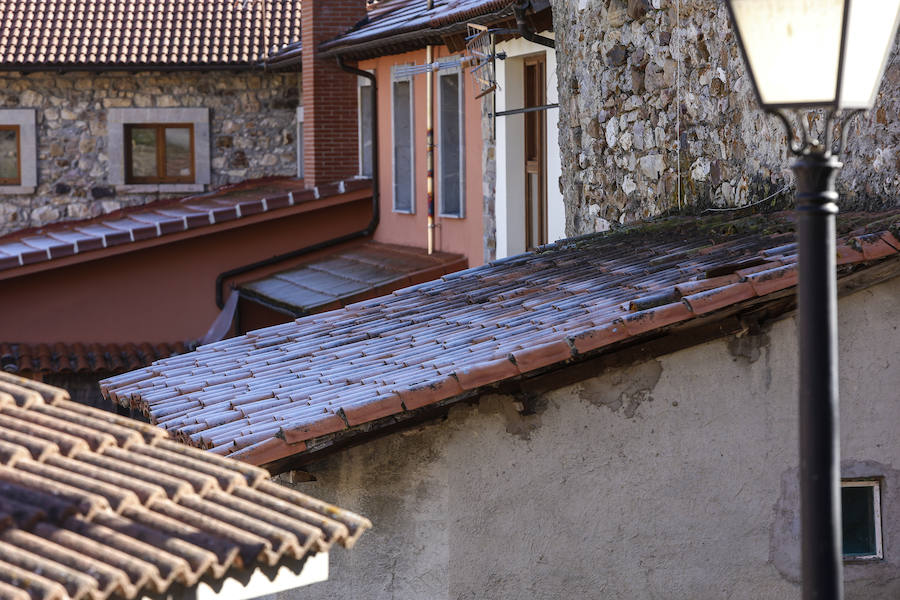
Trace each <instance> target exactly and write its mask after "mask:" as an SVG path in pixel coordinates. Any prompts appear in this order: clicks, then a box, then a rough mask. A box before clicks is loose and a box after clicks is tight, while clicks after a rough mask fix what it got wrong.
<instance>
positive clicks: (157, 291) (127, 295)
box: [0, 197, 372, 344]
mask: <svg viewBox="0 0 900 600" xmlns="http://www.w3.org/2000/svg"><path fill="white" fill-rule="evenodd" d="M371 206H372V201H371V198H369V197H364V198H362V199H360V200H356V201H352V202H347V203H344V204H338V205H334V206H328V207H326V208H322V209H319V210H312V211H310V212H303V213H299V214H295V215H293V216H286V217H283V218H279V219H273V220H270V221H265V222H260V223H256V224H254V225H248V226H245V227H239V228H235V229H230V230H226V231H220V232H218V233H213V234H209V235H203V236H199V237H193V238H189V239H184V240H181V241H178V242H174V243H167V244H163V245H159V246H154V247H148V248H144V249H140V250H136V251H133V252H127V253H124V254H118V255H113V256H107V257H105V258H100V259H97V260H91V261H88V262H83V263H78V264H73V265H70V266H66V267H61V268H57V269H50V270H46V271H40V272H36V273H32V274H30V275H23V276H21V277H16V278H12V279H7V280H5V281H2V282H0V307H2V308H3V310H2V311H0V339H2V341H4V342H10V343H31V344H36V343H55V342H63V343H75V342H84V343H92V342H97V343H128V342H134V343H141V342H150V343H162V342H177V341H188V340H196V339H198V338H200V337H201V336H202V335H203V334H204V333H206V330H207V329H208V328H209V326H210V325H211V324H212V322H213V320H214V319H215V318H216V316H217V315H218V313H219V309H218V308H217V307H216V304H215V281H216V277H217V276H218V274H219V273H221V272H223V271H226V270H228V269H232V268H235V267H238V266H241V265H245V264H249V263H253V262H256V261H259V260H262V259H265V258H268V257H270V256H275V255H278V254H282V253H285V252H289V251H291V250H296V249H298V248H302V247H305V246H308V245H310V244H314V243H316V242H319V241H324V240H327V239H331V238H334V237H337V236H339V235H342V234H346V233H349V232H351V231H358V230H361V229H363V228H364V227H365V226H366V225H367V224H368V222H369V219H370V218H371V214H372V211H371ZM314 256H315V255H307V256H306V257H304V259H305V260H308V259H309V258H312V257H314ZM304 259H301V260H304ZM296 262H297V261H295V263H296ZM292 264H294V263H290V262H283V263H279V264H278V265H277V266H275V267H271V268H269V269H268V271H270V272H271V271H274V270H281V269H285V268H288V267H290V266H291V265H292ZM265 274H266V271H265V270H259V271H256V272H254V273H252V274H249V275H245V276H243V277H242V279H241V280H244V281H246V280H250V279H256V278H259V277H261V276H263V275H265ZM226 297H227V292H226ZM284 320H285V321H287V320H289V317H285V319H284Z"/></svg>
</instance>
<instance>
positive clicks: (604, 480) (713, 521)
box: [280, 279, 900, 600]
mask: <svg viewBox="0 0 900 600" xmlns="http://www.w3.org/2000/svg"><path fill="white" fill-rule="evenodd" d="M898 295H900V279H896V280H894V281H893V282H891V283H888V284H882V285H879V286H877V287H874V288H871V289H869V290H866V291H863V292H859V293H857V294H855V295H854V296H850V297H847V298H844V299H842V301H841V302H840V327H841V335H840V339H841V346H840V347H841V388H842V396H843V398H842V411H841V413H842V419H843V422H842V428H841V438H842V446H843V458H844V459H845V461H846V463H847V464H849V465H851V467H850V471H849V472H850V473H851V474H858V473H859V469H860V468H861V467H860V465H862V467H864V468H867V469H869V470H873V469H874V470H875V471H878V472H882V473H883V474H884V475H885V476H886V479H885V486H884V489H883V502H884V505H883V508H884V511H885V531H884V533H885V537H884V539H885V544H886V548H885V556H886V558H885V561H882V562H880V563H876V564H866V565H853V566H850V567H847V568H845V578H846V580H847V594H846V598H847V600H855V599H862V598H897V597H900V579H898V573H900V493H898V484H900V475H898V472H897V471H896V470H895V469H897V468H898V467H900V436H898V435H897V424H898V423H900V401H898V400H900V399H898V392H897V390H900V368H898V361H900V337H898V324H900V304H898V302H897V300H896V299H897V297H898ZM795 335H796V325H795V320H794V319H793V318H787V319H784V320H782V321H779V322H777V323H775V324H774V325H773V326H772V327H771V328H770V329H769V330H768V331H766V332H765V333H764V334H763V335H760V336H745V337H742V338H727V339H722V340H718V341H715V342H710V343H706V344H703V345H700V346H696V347H693V348H690V349H687V350H683V351H680V352H677V353H674V354H670V355H666V356H663V357H660V358H658V359H654V360H650V361H648V362H645V363H642V364H638V365H635V366H633V367H630V368H627V369H619V370H615V371H611V372H607V373H603V374H600V375H599V376H598V377H595V378H592V379H589V380H587V381H584V382H582V383H579V384H575V385H571V386H568V387H565V388H562V389H558V390H555V391H553V392H551V393H548V394H546V395H544V396H543V397H541V398H540V399H539V403H538V405H537V408H538V410H537V414H536V415H534V416H531V417H522V416H519V415H518V414H517V413H516V412H515V410H514V409H513V408H512V402H511V399H510V398H508V397H504V396H492V397H485V398H482V399H481V401H480V402H479V403H477V404H474V405H459V406H457V407H455V408H454V409H452V411H451V412H450V415H449V417H448V418H447V419H446V420H445V421H440V422H436V423H433V424H429V425H426V426H422V427H419V428H417V429H414V430H410V431H406V432H403V433H399V434H394V435H391V436H388V437H385V438H381V439H378V440H373V441H371V442H368V443H365V444H363V445H361V446H358V447H355V448H351V449H348V450H345V451H342V452H340V453H338V454H336V455H334V456H332V457H330V458H328V459H325V460H323V461H321V462H319V463H316V464H314V465H312V466H311V467H310V469H311V471H312V473H313V474H314V475H315V476H316V477H317V478H318V481H316V482H311V483H307V484H299V485H298V486H297V487H298V489H300V490H302V491H306V492H308V493H311V494H314V495H316V496H318V497H321V498H323V499H327V500H329V501H332V502H335V503H337V504H338V505H340V506H343V507H346V508H349V509H352V510H355V511H358V512H360V513H362V514H364V515H366V516H367V517H369V518H371V519H372V521H373V523H374V529H373V530H372V531H370V532H367V533H366V534H365V535H364V536H363V537H362V539H361V541H360V543H359V545H358V546H357V547H356V548H354V549H353V550H351V551H349V552H348V551H343V550H335V551H334V552H332V553H331V556H332V559H333V562H332V569H331V575H330V580H329V581H328V582H326V583H321V584H315V585H312V586H310V587H308V588H305V589H304V590H302V591H300V592H298V593H296V595H290V594H285V595H282V596H280V598H281V599H282V600H283V599H287V598H301V597H302V598H305V599H319V598H321V599H326V598H327V599H329V600H332V599H348V600H349V599H358V598H366V599H369V600H376V599H379V600H380V599H385V600H387V599H392V600H400V599H409V600H413V599H414V600H422V599H427V600H442V599H447V600H451V599H452V600H459V599H467V600H468V599H471V600H475V599H479V600H481V599H491V600H500V599H510V600H513V599H515V600H521V599H526V598H527V599H568V598H572V599H576V598H577V599H586V598H596V599H604V600H606V599H622V600H625V599H627V600H634V599H644V598H654V599H667V600H668V599H678V600H681V599H690V600H703V599H710V600H713V599H715V600H719V599H722V598H729V599H731V600H766V599H772V600H775V599H778V600H785V599H791V598H799V597H800V588H799V585H797V583H796V564H797V557H798V555H799V549H798V548H797V540H796V535H797V531H798V525H797V521H796V512H795V511H796V506H795V505H796V502H797V499H796V494H795V492H791V491H790V489H789V488H790V485H786V484H785V482H786V481H787V482H788V483H789V482H790V481H791V480H792V479H791V478H792V477H794V472H795V471H794V470H795V469H796V468H797V464H798V456H797V453H798V451H797V437H796V432H797V411H796V400H795V398H796V384H795V382H796V358H795V356H796V344H795ZM854 465H855V466H854ZM792 511H793V512H792ZM301 594H302V596H301Z"/></svg>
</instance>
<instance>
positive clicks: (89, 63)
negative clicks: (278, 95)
mask: <svg viewBox="0 0 900 600" xmlns="http://www.w3.org/2000/svg"><path fill="white" fill-rule="evenodd" d="M264 10H268V14H266V15H264V14H263V11H264ZM298 40H300V0H268V1H267V2H234V0H156V1H154V2H147V1H146V0H105V1H102V2H98V1H96V0H42V1H41V2H37V1H36V0H10V1H6V2H0V68H3V69H35V68H41V67H43V68H47V67H66V68H69V69H72V68H82V69H85V68H92V67H94V68H96V67H121V68H127V69H138V68H143V69H151V68H153V67H190V66H207V67H248V66H252V65H255V64H257V63H259V62H260V61H261V60H262V59H264V58H265V57H266V56H267V55H269V53H270V52H273V51H277V50H278V49H280V48H282V47H284V46H285V45H287V44H290V43H292V42H296V41H298Z"/></svg>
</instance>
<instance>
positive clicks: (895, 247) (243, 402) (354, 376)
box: [101, 210, 900, 464]
mask: <svg viewBox="0 0 900 600" xmlns="http://www.w3.org/2000/svg"><path fill="white" fill-rule="evenodd" d="M841 222H842V226H841V236H840V239H839V241H838V256H837V263H838V268H839V274H840V275H842V276H843V275H846V274H847V273H848V272H851V271H852V272H859V271H861V270H864V269H868V268H869V267H871V266H872V265H875V264H878V263H879V261H882V262H883V261H884V260H886V259H888V260H891V261H893V262H891V263H890V264H889V265H888V267H890V266H891V265H893V270H890V269H887V270H885V269H881V270H878V271H877V273H880V275H879V276H880V277H888V276H893V275H895V274H896V273H897V272H898V270H900V260H898V258H897V256H898V254H900V239H898V235H897V232H898V230H900V210H895V211H893V212H890V213H882V214H879V215H873V214H856V215H853V214H850V215H843V217H842V221H841ZM891 232H893V233H891ZM794 241H795V235H794V231H793V224H792V222H791V218H790V217H789V216H788V215H787V214H784V213H779V214H774V215H757V216H752V217H746V218H742V219H733V220H726V219H723V218H721V217H717V218H710V219H698V218H696V217H690V218H684V217H682V218H674V219H670V220H665V221H663V222H657V223H650V224H644V225H639V226H636V227H632V228H625V229H623V230H621V231H616V232H611V233H607V234H592V235H587V236H583V237H579V238H573V239H569V240H561V241H559V242H556V243H554V244H550V245H548V246H544V247H541V248H539V249H537V250H536V251H534V252H530V253H526V254H521V255H518V256H512V257H509V258H505V259H502V260H498V261H495V262H493V263H490V264H487V265H483V266H480V267H477V268H474V269H469V270H466V271H460V272H456V273H453V274H450V275H445V276H443V277H442V278H441V279H439V280H436V281H432V282H428V283H424V284H420V285H415V286H412V287H408V288H405V289H402V290H398V291H395V292H394V293H393V294H391V295H388V296H384V297H381V298H375V299H373V300H367V301H364V302H360V303H357V304H352V305H349V306H347V307H345V308H342V309H339V310H334V311H331V312H327V313H320V314H316V315H312V316H307V317H303V318H300V319H297V320H296V321H293V322H290V323H286V324H283V325H278V326H275V327H269V328H266V329H260V330H258V331H253V332H250V333H248V334H246V335H244V336H241V337H236V338H233V339H229V340H225V341H222V342H218V343H215V344H209V345H206V346H201V347H200V348H198V349H197V350H196V351H195V352H191V353H188V354H185V355H182V356H176V357H173V358H170V359H167V360H162V361H160V362H157V363H155V364H154V365H151V366H149V367H145V368H143V369H140V370H137V371H135V372H132V373H127V374H124V375H121V376H117V377H112V378H110V379H107V380H105V381H103V382H101V390H102V391H103V392H104V394H106V395H108V396H109V397H110V398H111V399H113V400H115V401H118V402H120V403H123V404H126V405H127V404H131V405H132V406H133V407H137V408H140V409H141V410H143V411H144V412H145V413H147V414H148V415H149V417H150V419H151V421H152V422H155V423H158V424H160V425H161V426H163V427H164V428H166V429H167V430H168V431H169V432H171V433H172V434H173V435H174V436H175V437H177V438H178V439H181V440H184V441H186V442H189V443H191V444H193V445H195V446H198V447H202V448H209V449H211V450H212V451H213V452H217V453H220V454H226V455H231V456H234V457H238V458H241V459H243V460H247V461H249V462H253V463H256V464H263V463H268V462H270V461H274V460H277V459H280V458H283V457H285V456H289V455H293V454H298V453H302V452H304V451H307V449H308V448H310V449H314V447H315V444H316V443H317V442H316V438H320V437H322V436H329V435H330V436H332V438H334V437H335V436H341V435H345V434H346V435H350V434H355V432H356V431H357V430H360V426H363V427H364V429H365V428H366V427H368V425H367V424H369V423H371V422H373V421H377V420H379V419H385V418H386V417H390V418H394V417H395V416H398V415H403V414H406V413H408V411H413V410H415V409H418V408H420V407H423V406H426V405H433V404H434V403H437V402H443V403H448V402H451V401H454V400H455V399H459V398H461V397H465V396H466V395H471V394H473V393H479V392H480V391H481V390H482V389H490V386H495V385H496V384H498V383H500V382H502V381H504V380H507V379H511V378H518V377H521V376H523V375H533V374H535V373H536V372H541V371H542V370H546V369H548V368H551V367H552V368H559V367H561V366H565V365H567V364H570V363H572V362H575V361H579V360H582V359H583V358H585V357H590V356H592V355H594V354H596V353H599V352H605V351H611V349H615V348H617V347H621V346H622V345H623V344H624V343H627V342H628V341H630V340H634V339H641V336H643V339H646V337H647V335H657V334H658V333H659V332H661V331H665V328H667V327H669V326H671V325H674V324H679V323H686V322H688V321H690V320H692V319H696V318H698V317H701V316H705V315H712V318H715V315H716V314H720V315H721V314H723V313H724V312H725V311H723V309H728V308H729V307H739V306H741V305H742V303H754V302H755V303H759V302H762V301H769V300H771V301H773V302H774V301H776V300H777V299H778V298H781V297H784V296H786V295H791V294H793V290H792V288H793V286H794V285H795V284H796V282H797V264H796V263H797V249H796V244H795V243H794ZM873 272H874V271H873ZM886 272H888V275H885V273H886ZM877 273H876V274H877ZM874 276H875V275H873V277H874ZM770 295H775V297H770ZM717 311H722V312H718V313H717ZM645 334H646V335H645ZM485 386H487V388H486V387H485ZM389 420H390V419H386V421H389ZM371 428H372V427H368V429H365V430H366V431H368V430H369V429H371Z"/></svg>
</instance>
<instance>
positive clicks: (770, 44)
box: [727, 0, 900, 600]
mask: <svg viewBox="0 0 900 600" xmlns="http://www.w3.org/2000/svg"><path fill="white" fill-rule="evenodd" d="M727 4H728V10H729V12H730V13H731V19H732V22H733V23H734V25H735V32H736V33H737V39H738V44H739V45H740V48H741V52H742V54H743V56H744V60H745V62H746V64H747V66H748V68H749V71H750V74H751V77H752V80H753V87H754V89H755V91H756V97H757V99H758V100H759V104H760V106H762V108H763V109H765V110H766V111H767V112H769V113H772V114H774V115H775V116H777V117H778V118H779V119H781V121H782V123H783V124H784V126H785V128H786V130H787V135H788V144H789V146H790V150H791V152H792V153H793V154H795V155H796V156H798V157H799V158H798V159H797V160H796V161H795V162H794V164H793V165H792V166H791V168H792V170H793V171H794V176H795V180H796V186H797V193H796V199H797V215H798V236H799V270H800V273H799V276H800V281H799V284H798V307H799V321H800V324H799V346H800V514H801V536H802V550H803V559H802V565H803V568H802V577H803V598H804V599H805V600H812V599H816V600H839V599H840V598H841V597H842V596H843V593H842V574H841V498H840V438H839V435H838V419H839V413H838V360H837V275H836V270H835V253H836V251H835V215H836V214H837V212H838V208H837V204H836V202H837V199H838V194H837V191H835V188H834V180H835V177H836V176H837V172H838V169H840V168H841V163H840V162H839V161H838V160H837V158H836V155H838V154H840V152H841V151H842V150H843V146H844V138H845V131H846V123H847V121H848V120H849V119H851V118H852V117H853V116H854V115H855V114H856V113H857V112H860V111H862V110H866V109H869V108H871V107H872V104H873V103H874V100H875V95H876V94H877V92H878V87H879V84H880V83H881V77H882V75H883V73H884V67H885V63H886V62H887V58H888V55H889V53H890V50H891V47H892V45H893V42H894V37H895V35H896V32H897V21H898V17H900V0H728V2H727ZM788 109H795V110H802V109H824V110H825V111H827V117H826V120H825V140H824V141H819V140H816V139H812V138H811V135H810V131H809V124H808V121H807V119H804V118H800V119H799V121H800V124H801V125H800V128H799V133H800V135H799V137H800V142H799V145H795V143H794V138H795V135H794V131H793V129H792V127H791V121H790V120H789V119H788V117H787V116H786V114H785V113H784V112H783V111H784V110H788ZM844 111H847V112H844ZM841 117H842V118H841ZM837 118H841V123H842V125H841V135H840V138H839V140H838V141H837V147H835V146H834V141H833V140H832V130H833V128H834V124H835V120H836V119H837Z"/></svg>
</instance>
